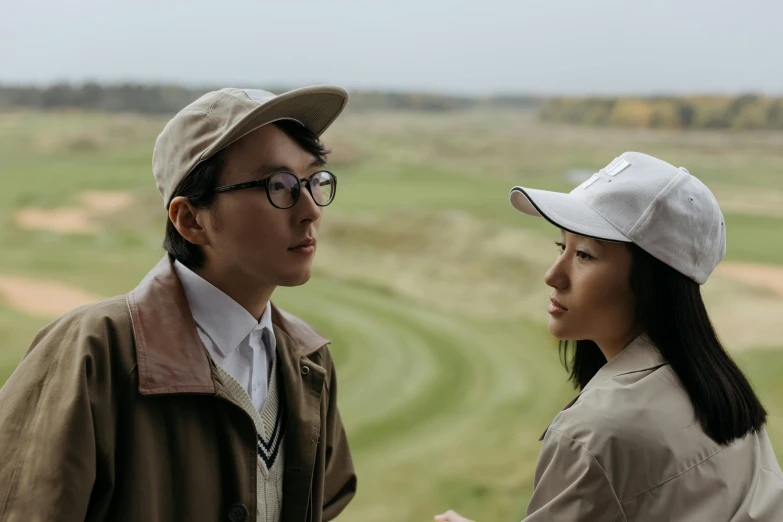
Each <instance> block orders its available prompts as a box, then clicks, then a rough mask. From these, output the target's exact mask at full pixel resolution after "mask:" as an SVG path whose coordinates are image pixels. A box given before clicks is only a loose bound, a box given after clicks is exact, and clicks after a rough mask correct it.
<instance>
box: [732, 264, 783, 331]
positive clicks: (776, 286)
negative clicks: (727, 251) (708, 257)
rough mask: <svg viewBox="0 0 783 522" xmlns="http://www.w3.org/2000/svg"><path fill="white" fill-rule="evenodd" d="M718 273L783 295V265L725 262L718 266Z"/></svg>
mask: <svg viewBox="0 0 783 522" xmlns="http://www.w3.org/2000/svg"><path fill="white" fill-rule="evenodd" d="M717 273H718V274H720V275H722V276H724V277H727V278H729V279H732V280H734V281H737V282H740V283H745V284H748V285H752V286H756V287H759V288H764V289H767V290H770V291H772V292H774V293H776V294H777V295H779V296H781V297H783V266H776V265H761V264H754V263H723V264H721V265H719V266H718V270H717ZM781 319H783V318H781Z"/></svg>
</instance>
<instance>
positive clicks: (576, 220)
mask: <svg viewBox="0 0 783 522" xmlns="http://www.w3.org/2000/svg"><path fill="white" fill-rule="evenodd" d="M510 198H511V204H512V205H514V207H515V208H516V209H517V210H519V211H520V212H523V213H525V214H529V215H531V216H539V217H543V218H545V219H546V220H547V221H549V222H550V223H552V224H553V225H555V226H557V227H559V228H561V229H563V230H566V231H568V232H571V233H573V234H578V235H580V236H587V237H591V238H594V239H600V240H608V241H619V242H625V243H634V244H636V245H638V246H639V247H640V248H641V249H643V250H645V251H646V252H647V253H649V254H650V255H652V256H653V257H656V258H657V259H659V260H660V261H663V262H664V263H666V264H667V265H669V266H670V267H672V268H674V269H675V270H677V271H678V272H680V273H682V274H684V275H686V276H688V277H689V278H691V279H692V280H694V281H696V282H697V283H699V284H704V282H705V281H707V278H708V277H709V275H710V274H711V273H712V271H713V270H715V267H716V266H718V263H720V261H721V260H722V259H723V256H725V255H726V229H725V228H726V227H725V226H724V224H723V214H722V213H721V210H720V207H719V206H718V202H717V200H716V199H715V196H713V194H712V192H710V189H708V188H707V186H706V185H705V184H704V183H702V182H701V181H699V180H698V179H696V178H695V177H694V176H691V175H690V173H688V171H687V170H686V169H685V168H683V167H680V168H677V167H674V166H673V165H670V164H669V163H666V162H665V161H663V160H660V159H658V158H654V157H652V156H648V155H647V154H641V153H639V152H625V153H623V154H622V155H620V157H618V158H615V160H614V161H612V162H611V163H610V164H609V165H607V166H606V167H604V168H603V169H601V170H599V171H598V172H597V173H595V174H593V175H592V177H590V179H588V180H587V181H585V182H584V183H582V184H581V185H579V186H578V187H576V188H575V189H574V190H572V191H571V192H570V193H568V194H565V193H561V192H549V191H546V190H537V189H529V188H524V187H514V188H513V189H511V196H510Z"/></svg>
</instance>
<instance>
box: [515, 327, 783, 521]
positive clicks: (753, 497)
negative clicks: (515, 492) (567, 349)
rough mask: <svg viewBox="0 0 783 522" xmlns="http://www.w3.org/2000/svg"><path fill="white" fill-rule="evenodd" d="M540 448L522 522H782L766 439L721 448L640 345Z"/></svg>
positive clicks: (610, 367)
mask: <svg viewBox="0 0 783 522" xmlns="http://www.w3.org/2000/svg"><path fill="white" fill-rule="evenodd" d="M542 439H543V447H542V449H541V454H540V456H539V460H538V464H537V466H536V476H535V490H534V493H533V497H532V499H531V502H530V505H529V506H528V517H527V518H525V520H526V521H529V522H539V521H547V522H553V521H568V522H580V521H585V522H587V521H590V522H602V521H606V522H615V521H618V522H619V521H655V522H659V521H669V520H672V521H675V520H676V521H677V522H718V521H721V522H722V521H731V522H740V521H768V522H776V521H777V522H780V521H783V473H781V470H780V466H779V464H778V462H777V460H776V458H775V454H774V452H773V450H772V446H771V444H770V441H769V438H768V436H767V433H766V430H761V431H759V432H758V433H750V434H748V435H746V436H745V437H744V438H743V439H741V440H737V441H735V442H734V443H732V444H731V445H729V446H720V445H718V444H716V443H715V442H714V441H712V439H710V438H709V437H708V436H707V435H706V434H705V433H704V431H703V430H702V429H701V427H700V425H699V424H698V423H697V422H696V421H695V418H694V412H693V408H692V406H691V403H690V400H689V398H688V396H687V394H686V393H685V390H684V389H683V388H682V386H681V384H680V383H679V380H678V379H677V376H676V374H675V373H674V371H673V370H672V368H671V367H670V366H669V365H668V364H666V361H664V360H663V359H662V357H661V355H660V353H659V352H658V351H657V350H656V349H655V347H654V346H652V345H651V344H650V343H648V342H647V341H645V340H644V339H643V338H641V337H640V338H637V339H636V340H634V341H633V342H632V343H631V344H630V345H629V346H628V347H626V348H625V350H623V351H622V352H621V353H620V354H619V355H617V357H615V358H614V359H612V360H611V361H610V362H609V363H607V364H606V365H605V366H604V367H603V368H601V370H599V372H598V373H597V374H596V375H595V377H594V378H593V379H592V380H591V381H590V382H589V383H588V385H587V386H585V389H584V390H583V391H582V393H581V394H579V396H578V397H577V398H576V399H575V400H574V401H573V402H572V403H571V404H569V405H568V406H567V407H566V409H565V410H563V411H562V412H561V413H559V414H558V415H557V417H555V419H554V421H553V422H552V424H551V425H550V426H549V428H548V429H547V431H546V432H545V434H544V436H543V437H542Z"/></svg>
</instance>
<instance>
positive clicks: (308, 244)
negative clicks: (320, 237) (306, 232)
mask: <svg viewBox="0 0 783 522" xmlns="http://www.w3.org/2000/svg"><path fill="white" fill-rule="evenodd" d="M315 244H316V239H315V238H312V237H308V238H307V239H305V240H303V241H300V242H299V243H297V244H296V245H294V246H292V247H291V248H289V249H288V250H293V251H294V252H309V251H311V250H315Z"/></svg>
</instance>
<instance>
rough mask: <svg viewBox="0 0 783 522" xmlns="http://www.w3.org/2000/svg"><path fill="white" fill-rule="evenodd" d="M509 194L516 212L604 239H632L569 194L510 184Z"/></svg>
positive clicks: (572, 231)
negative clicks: (511, 187) (512, 186)
mask: <svg viewBox="0 0 783 522" xmlns="http://www.w3.org/2000/svg"><path fill="white" fill-rule="evenodd" d="M509 198H510V200H511V204H512V205H514V208H516V209H517V210H519V211H520V212H522V213H524V214H528V215H530V216H536V217H543V218H544V219H546V220H547V221H549V222H550V223H552V224H553V225H555V226H556V227H558V228H561V229H563V230H565V231H567V232H571V233H572V234H577V235H580V236H586V237H590V238H593V239H600V240H607V241H620V242H623V243H631V242H632V241H631V240H630V239H628V238H627V237H626V236H625V235H623V234H622V233H621V232H620V231H618V230H617V229H616V228H614V226H612V224H611V223H609V222H608V221H607V220H606V219H604V218H603V217H602V216H601V215H600V214H598V213H597V212H596V211H595V210H593V209H591V208H590V207H589V206H588V205H587V203H585V202H584V201H582V200H581V199H579V198H577V197H575V196H573V195H571V194H564V193H562V192H550V191H547V190H537V189H528V188H524V187H514V188H513V189H511V194H510V196H509Z"/></svg>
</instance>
